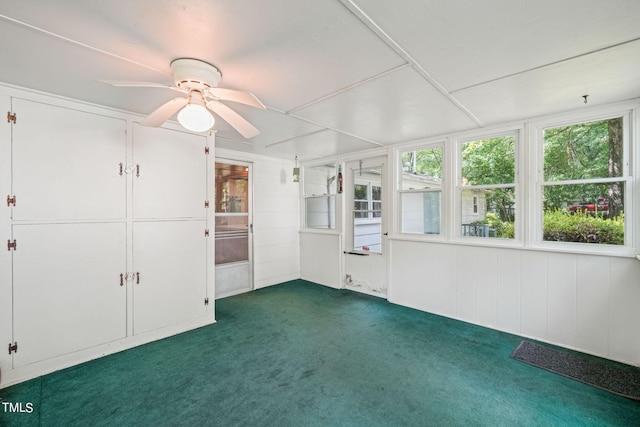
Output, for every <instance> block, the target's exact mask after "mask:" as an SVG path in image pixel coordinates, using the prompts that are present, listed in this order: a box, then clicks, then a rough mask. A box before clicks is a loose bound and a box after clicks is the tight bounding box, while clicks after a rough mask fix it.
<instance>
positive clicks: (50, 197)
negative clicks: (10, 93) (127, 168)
mask: <svg viewBox="0 0 640 427" xmlns="http://www.w3.org/2000/svg"><path fill="white" fill-rule="evenodd" d="M12 103H13V106H12V107H13V111H14V112H15V113H16V114H17V115H18V117H19V120H18V121H17V122H16V124H15V125H13V152H12V159H13V192H14V194H16V196H17V198H18V200H19V202H18V203H17V204H16V207H15V208H14V209H13V219H14V220H49V221H51V220H77V219H90V220H104V219H107V220H109V219H123V218H125V216H126V193H125V191H126V178H125V176H124V175H120V169H119V164H120V163H123V164H125V162H126V135H125V129H126V122H125V121H124V120H120V119H114V118H111V117H106V116H102V115H98V114H94V113H88V112H83V111H79V110H73V109H70V108H60V107H58V106H52V105H47V104H43V103H40V102H33V101H28V100H24V99H16V98H14V99H13V101H12Z"/></svg>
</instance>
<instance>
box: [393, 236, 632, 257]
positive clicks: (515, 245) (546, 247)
mask: <svg viewBox="0 0 640 427" xmlns="http://www.w3.org/2000/svg"><path fill="white" fill-rule="evenodd" d="M389 240H390V241H398V242H415V243H433V244H446V245H457V246H474V247H485V248H497V249H514V250H523V251H536V252H554V253H566V254H576V255H594V256H608V257H619V258H636V259H638V260H640V255H638V254H637V251H636V250H635V249H634V248H630V247H627V246H623V247H616V246H608V247H604V248H603V247H602V246H607V245H599V246H598V247H591V245H588V244H579V243H578V244H575V246H573V245H572V244H571V243H565V244H542V243H537V244H535V245H525V244H524V243H523V242H522V241H519V240H515V241H512V240H511V239H509V240H507V239H495V238H483V237H470V238H464V239H463V238H455V239H451V240H447V239H446V238H444V237H443V236H429V235H421V234H418V235H410V234H396V235H393V236H389ZM565 245H569V246H565Z"/></svg>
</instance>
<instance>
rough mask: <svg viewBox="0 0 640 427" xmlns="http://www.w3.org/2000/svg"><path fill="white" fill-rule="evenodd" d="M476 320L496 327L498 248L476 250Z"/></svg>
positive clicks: (480, 323) (481, 323)
mask: <svg viewBox="0 0 640 427" xmlns="http://www.w3.org/2000/svg"><path fill="white" fill-rule="evenodd" d="M475 266H476V274H475V275H476V284H477V285H476V321H477V322H478V324H479V325H483V326H488V327H495V326H496V323H497V315H498V250H497V249H495V248H483V249H481V250H476V262H475Z"/></svg>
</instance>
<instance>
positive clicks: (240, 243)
mask: <svg viewBox="0 0 640 427" xmlns="http://www.w3.org/2000/svg"><path fill="white" fill-rule="evenodd" d="M215 220H216V234H215V246H216V257H215V263H216V265H218V264H226V263H229V262H238V261H247V260H249V232H248V231H249V217H248V216H247V215H216V218H215Z"/></svg>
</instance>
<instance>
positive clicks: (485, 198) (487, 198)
mask: <svg viewBox="0 0 640 427" xmlns="http://www.w3.org/2000/svg"><path fill="white" fill-rule="evenodd" d="M461 197H462V200H461V203H460V206H461V209H462V212H461V217H462V230H461V233H462V235H463V236H476V237H497V238H503V239H513V238H515V220H516V218H515V188H513V187H509V188H499V189H473V190H462V192H461ZM474 198H475V204H474Z"/></svg>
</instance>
